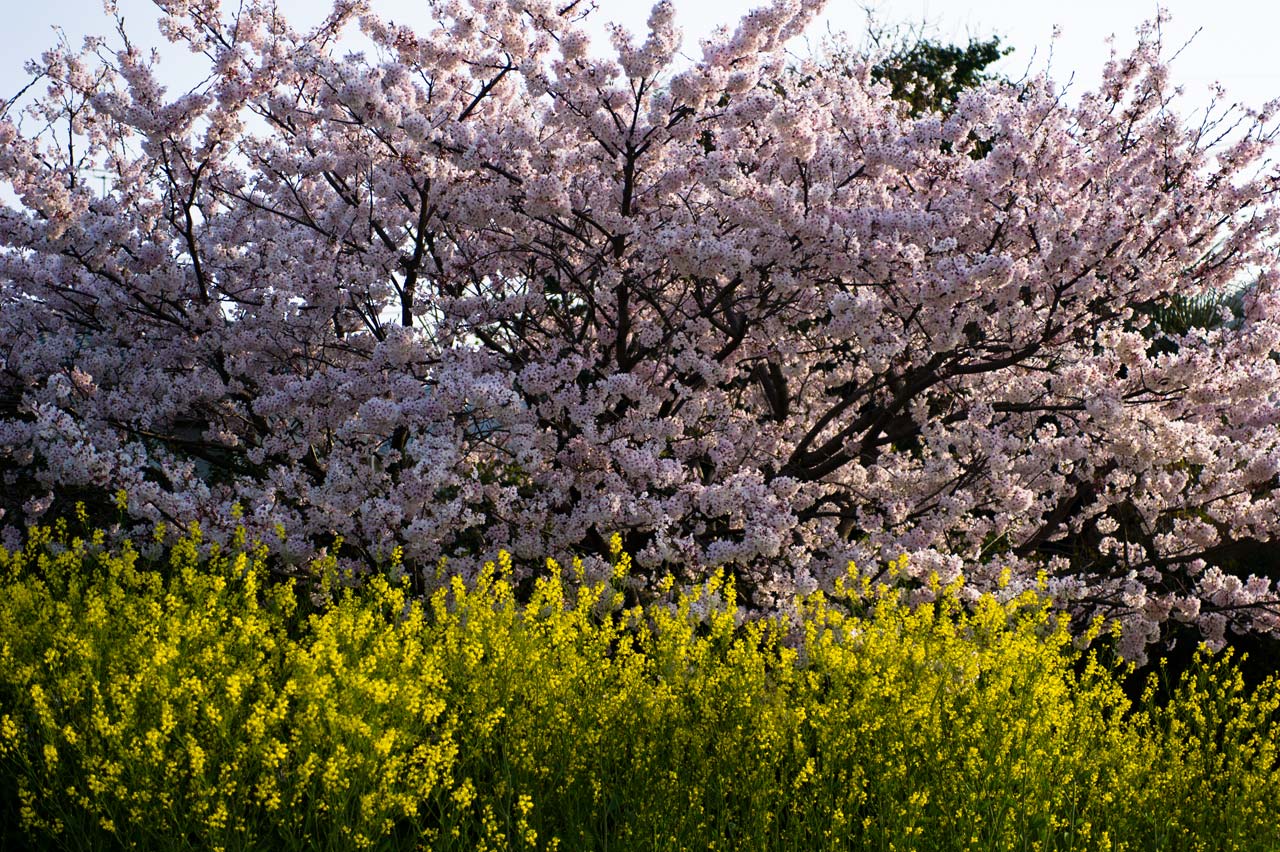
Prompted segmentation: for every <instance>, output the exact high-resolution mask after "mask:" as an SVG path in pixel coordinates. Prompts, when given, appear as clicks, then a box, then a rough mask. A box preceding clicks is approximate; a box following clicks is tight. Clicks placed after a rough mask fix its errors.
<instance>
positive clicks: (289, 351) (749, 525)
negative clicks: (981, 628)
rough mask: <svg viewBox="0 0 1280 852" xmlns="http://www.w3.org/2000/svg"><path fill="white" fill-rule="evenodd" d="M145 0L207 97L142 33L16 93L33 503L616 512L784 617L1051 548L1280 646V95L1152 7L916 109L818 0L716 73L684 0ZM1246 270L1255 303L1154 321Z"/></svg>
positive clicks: (247, 509)
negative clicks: (1279, 159) (829, 49)
mask: <svg viewBox="0 0 1280 852" xmlns="http://www.w3.org/2000/svg"><path fill="white" fill-rule="evenodd" d="M156 5H157V7H158V8H159V11H160V15H161V18H160V28H161V31H162V33H163V34H164V36H166V37H167V38H168V39H169V40H170V41H172V42H174V43H175V44H177V45H181V46H185V47H186V48H189V49H190V51H191V52H192V53H193V54H195V55H197V56H201V57H204V59H205V60H206V61H207V67H208V78H207V79H206V80H205V81H204V82H202V83H201V84H200V85H199V86H197V87H196V88H194V89H192V90H190V91H186V92H182V93H170V92H168V91H166V89H165V87H164V85H163V77H162V75H161V71H160V69H159V68H158V66H157V64H156V62H155V60H154V58H153V57H150V56H149V55H147V54H146V53H145V52H144V51H142V50H141V49H139V48H138V47H136V46H135V45H134V44H133V43H132V42H131V41H129V40H128V38H127V37H126V34H125V32H124V30H123V26H120V27H119V32H117V34H116V35H115V36H114V37H113V38H112V39H111V40H93V41H90V42H88V43H87V44H86V45H85V46H84V48H83V49H76V50H72V49H70V48H67V47H65V46H64V47H60V48H55V49H52V50H50V51H48V52H46V53H45V54H44V55H43V56H42V57H41V58H40V59H39V60H38V61H37V63H36V64H35V69H34V70H35V71H36V72H37V73H38V74H39V75H41V76H42V78H43V81H44V83H43V84H44V85H47V92H46V93H45V94H44V95H43V96H42V97H40V98H39V99H37V100H35V101H34V102H33V103H31V104H29V105H28V106H27V107H26V109H25V111H23V110H20V109H19V106H18V105H16V104H11V105H9V108H8V109H6V110H5V116H4V118H3V120H0V180H2V181H3V182H4V183H5V184H7V186H8V187H9V188H10V189H11V192H12V194H13V196H14V197H16V198H18V199H20V203H19V204H17V205H10V206H7V207H4V208H0V245H2V246H3V249H0V305H2V308H3V312H2V313H0V359H2V360H0V366H2V372H0V399H2V400H3V401H2V402H0V465H3V476H4V486H3V489H2V493H3V496H2V497H0V506H2V508H3V509H4V511H5V513H6V514H5V522H7V523H9V524H11V525H14V526H16V525H19V524H21V523H23V522H25V521H29V520H32V519H35V518H38V517H40V516H41V514H42V513H43V512H46V511H49V510H50V507H51V505H52V504H55V503H56V501H61V500H73V499H97V500H98V501H99V503H100V504H109V502H110V500H111V499H112V498H111V495H112V494H113V493H115V492H116V490H117V489H123V490H125V491H126V492H127V494H128V512H129V513H130V516H131V517H132V518H133V519H134V520H135V521H137V522H146V521H154V520H161V519H167V520H169V521H171V522H174V523H183V522H185V521H186V520H187V519H192V518H195V519H199V520H201V521H202V523H204V524H205V525H206V527H207V528H209V529H210V530H213V531H215V533H216V531H217V530H224V531H225V530H226V529H227V527H228V526H229V525H231V524H232V523H234V521H233V520H232V514H233V511H232V507H233V506H237V507H239V510H242V511H243V513H244V518H243V520H244V522H245V523H246V524H247V525H248V526H249V528H250V532H251V533H253V534H256V535H260V536H262V537H263V538H264V539H265V540H267V541H269V542H276V544H275V545H274V546H277V547H279V548H280V549H281V551H282V553H283V555H284V556H285V557H286V558H290V559H302V558H305V557H306V556H307V555H308V554H310V553H313V552H314V551H315V550H316V549H318V548H321V547H326V546H328V547H332V546H333V545H334V542H335V539H336V538H337V537H339V536H340V537H341V539H342V542H343V545H342V554H343V558H345V559H347V560H349V561H351V562H362V563H366V564H372V563H376V562H378V561H379V560H384V559H386V558H387V555H388V554H389V553H390V551H391V550H392V549H393V548H394V547H396V546H401V547H403V548H404V553H405V555H406V561H407V564H410V565H418V566H425V567H426V572H427V574H428V575H429V574H430V572H431V569H432V567H433V566H434V565H435V564H436V562H437V560H439V559H440V558H441V557H448V558H449V559H450V560H451V564H453V565H454V566H455V567H461V568H463V569H465V568H467V567H468V566H471V565H474V564H475V562H476V561H477V560H480V559H484V558H486V557H490V556H492V555H493V554H494V553H495V552H496V551H497V550H498V549H499V548H506V549H509V550H511V551H512V552H513V553H514V555H515V557H516V558H517V561H518V563H520V564H521V565H522V566H523V569H522V570H525V571H534V570H537V566H538V564H539V560H540V559H541V558H542V557H544V556H546V555H549V554H550V555H563V554H567V553H571V552H573V553H581V554H586V555H587V556H588V564H589V567H590V566H593V565H595V566H598V565H599V564H601V560H602V559H603V558H604V557H606V556H607V551H608V545H607V540H608V538H609V536H610V535H611V534H612V533H613V532H615V531H616V532H619V533H621V534H622V535H623V537H624V541H625V544H626V547H627V548H628V549H629V550H630V551H631V552H632V553H633V554H634V555H635V559H636V565H637V566H638V567H637V570H638V572H639V578H640V579H641V580H646V579H648V580H653V579H656V578H659V577H661V576H663V575H665V574H666V573H667V572H669V571H671V572H675V574H676V575H677V577H678V578H679V579H681V580H684V581H688V580H694V579H697V578H698V577H701V576H704V575H705V574H706V572H708V571H710V570H712V569H713V568H715V567H718V566H727V567H728V568H729V569H730V570H732V571H733V572H734V573H735V574H736V575H737V577H738V578H739V581H740V587H741V588H742V589H743V590H744V592H745V593H746V595H747V601H746V602H747V603H748V604H749V605H750V606H752V607H755V608H757V609H761V610H771V609H775V608H777V607H780V606H784V605H785V603H786V601H787V600H788V599H789V596H790V595H792V594H794V593H795V592H797V591H807V590H811V589H815V588H818V587H822V586H824V585H826V584H828V583H830V582H831V581H832V579H833V578H834V577H835V576H837V575H839V574H841V573H843V572H844V571H845V570H846V566H847V565H848V563H849V562H850V560H853V561H855V562H856V564H857V565H858V566H862V567H863V568H864V569H865V570H867V571H869V572H871V573H873V574H874V573H876V572H877V571H878V567H877V566H880V565H883V564H884V560H885V559H886V558H888V557H894V556H897V555H898V554H899V553H902V552H907V553H910V554H911V559H910V561H909V563H908V566H909V567H908V568H907V575H908V576H906V577H903V578H899V579H900V581H902V582H907V583H916V584H919V585H920V586H921V589H920V592H919V594H920V595H922V596H926V597H927V595H928V594H929V593H928V589H927V579H928V577H929V576H930V575H931V574H937V575H938V576H939V577H940V578H941V579H942V580H943V581H944V582H946V581H950V580H953V579H955V578H957V577H959V576H960V575H961V573H962V572H963V577H964V583H965V588H966V590H967V591H968V592H969V593H973V594H976V593H978V592H980V591H982V590H987V589H992V588H996V587H997V586H999V585H1001V579H1000V578H1001V576H1002V574H1004V575H1005V576H1010V575H1011V579H1010V580H1009V585H1008V587H1009V588H1010V589H1013V590H1017V589H1021V588H1026V587H1029V586H1034V585H1036V583H1037V582H1038V581H1037V577H1038V576H1040V577H1042V580H1041V581H1039V582H1041V584H1042V585H1043V586H1044V587H1045V588H1047V590H1048V591H1050V592H1051V593H1052V594H1054V595H1055V596H1056V597H1057V598H1058V599H1059V600H1060V602H1061V603H1062V604H1063V605H1064V606H1067V607H1072V608H1074V610H1075V611H1076V612H1079V613H1081V614H1090V613H1094V614H1096V613H1100V614H1103V615H1106V616H1108V617H1111V618H1114V619H1116V620H1118V622H1119V623H1120V624H1121V625H1122V629H1123V645H1124V648H1125V651H1126V653H1127V654H1129V655H1130V656H1132V657H1141V656H1142V654H1143V648H1144V647H1145V646H1146V645H1147V644H1148V643H1150V642H1152V641H1154V640H1155V639H1156V638H1157V637H1158V636H1159V635H1160V631H1161V625H1162V624H1164V623H1166V622H1170V621H1180V622H1187V623H1194V624H1198V625H1199V626H1200V628H1201V630H1202V631H1203V634H1204V636H1205V637H1206V638H1207V639H1209V640H1210V641H1211V642H1214V643H1222V642H1223V641H1224V640H1225V636H1226V633H1227V630H1228V628H1235V629H1241V630H1249V631H1254V632H1255V633H1264V634H1265V633H1277V632H1280V609H1278V605H1277V594H1276V588H1275V586H1274V584H1273V582H1272V579H1271V578H1268V577H1266V576H1264V575H1258V576H1255V575H1253V573H1252V571H1251V569H1250V568H1249V566H1247V565H1246V566H1243V567H1240V566H1234V567H1233V566H1232V565H1230V564H1228V563H1227V562H1225V561H1224V560H1222V559H1220V558H1219V557H1220V555H1221V554H1222V553H1223V552H1224V550H1223V549H1224V548H1228V547H1230V546H1233V545H1238V544H1239V543H1240V542H1268V541H1270V540H1272V539H1273V538H1274V536H1275V535H1276V533H1277V526H1278V524H1280V521H1278V520H1277V519H1278V518H1280V501H1278V500H1277V484H1278V483H1280V479H1278V478H1277V474H1278V472H1280V431H1278V430H1277V421H1278V420H1280V412H1278V411H1277V390H1278V389H1280V365H1278V364H1277V362H1276V360H1275V359H1274V358H1272V357H1270V356H1271V355H1272V353H1274V352H1275V351H1276V350H1277V349H1280V346H1278V345H1277V344H1278V342H1280V326H1277V322H1276V317H1277V316H1280V314H1278V313H1277V310H1278V309H1280V304H1278V303H1277V298H1278V297H1277V294H1276V290H1275V286H1274V256H1273V252H1272V242H1273V239H1274V236H1275V231H1276V226H1277V219H1276V211H1275V208H1274V205H1273V204H1272V196H1273V193H1274V192H1275V189H1276V182H1275V173H1274V172H1273V171H1272V170H1271V169H1270V168H1269V166H1268V161H1267V157H1268V156H1269V151H1270V150H1271V149H1270V147H1269V146H1270V142H1271V139H1272V126H1271V117H1272V110H1273V107H1272V106H1269V107H1267V108H1265V109H1263V110H1262V111H1260V112H1251V111H1248V110H1239V109H1237V110H1234V111H1232V110H1216V111H1211V112H1209V113H1206V114H1205V115H1204V116H1203V118H1202V120H1198V121H1189V120H1186V119H1184V118H1183V117H1182V116H1180V115H1179V114H1178V112H1177V110H1176V105H1175V104H1173V102H1172V101H1173V96H1174V89H1173V86H1172V85H1171V84H1170V82H1169V79H1168V75H1167V71H1166V68H1165V66H1164V65H1163V64H1162V61H1161V56H1160V43H1159V37H1158V36H1159V27H1158V22H1157V24H1155V25H1150V26H1147V27H1145V28H1143V29H1141V30H1140V31H1139V33H1138V39H1137V44H1136V47H1135V48H1134V49H1133V52H1132V53H1131V54H1129V55H1116V56H1114V57H1113V59H1112V60H1111V61H1110V62H1109V63H1108V65H1107V66H1106V69H1105V74H1104V79H1103V82H1102V84H1101V86H1100V88H1099V89H1098V90H1097V91H1093V92H1088V93H1085V94H1083V95H1081V96H1079V97H1073V98H1068V97H1066V96H1064V94H1063V92H1062V91H1061V90H1060V89H1058V88H1057V87H1055V85H1054V84H1053V82H1052V81H1051V80H1049V79H1047V78H1043V77H1042V78H1033V79H1029V80H1026V81H1022V82H1021V83H1019V84H1017V85H1015V84H1011V83H1008V82H1005V81H1000V80H987V81H985V82H983V83H982V84H981V85H979V86H978V87H976V88H973V89H969V90H966V91H961V92H959V93H958V94H957V96H956V100H955V102H954V103H953V104H949V105H948V109H947V110H946V112H945V113H942V112H935V111H930V110H928V109H924V110H921V111H920V112H919V114H917V115H913V114H912V112H911V110H909V109H908V108H907V107H906V106H905V105H904V104H903V103H901V102H899V101H895V100H894V99H892V98H891V97H890V92H889V87H888V86H887V85H886V84H884V83H877V82H875V80H874V79H873V74H872V70H873V68H874V67H875V58H874V57H868V58H867V59H866V60H865V61H864V62H862V63H861V64H858V63H856V62H855V63H852V64H850V65H849V69H850V72H851V73H842V74H822V73H818V72H819V71H820V69H819V67H818V65H817V64H815V63H814V62H813V61H810V60H794V59H793V58H792V57H791V56H790V55H789V54H788V53H787V51H786V50H785V49H784V45H785V44H786V43H787V42H788V40H789V39H791V38H792V37H793V36H796V35H798V34H800V33H801V32H802V31H803V30H804V29H805V27H806V25H807V24H808V23H809V22H810V21H811V20H812V19H813V17H814V15H815V14H816V13H817V12H818V10H819V6H820V5H821V4H820V3H819V2H816V0H777V2H775V3H774V5H772V6H769V7H766V8H763V9H760V10H758V11H755V12H753V13H751V14H750V15H748V16H746V17H745V18H744V19H743V20H742V21H741V22H740V23H738V24H737V25H736V27H734V28H731V29H725V30H722V31H720V32H718V33H717V34H715V35H714V36H712V37H711V38H710V39H709V40H707V41H706V42H704V43H703V45H702V49H701V56H700V58H697V59H695V60H692V61H686V60H683V59H681V58H680V57H678V56H677V49H678V47H679V45H680V34H679V30H678V29H677V27H676V24H675V21H674V13H673V9H672V6H671V5H670V3H669V2H660V3H659V4H658V5H657V6H655V7H654V9H653V12H652V16H651V17H650V19H649V31H648V33H647V34H646V35H645V36H644V37H643V38H642V39H641V38H635V37H632V36H631V35H629V34H628V33H626V32H623V31H621V30H616V31H614V32H613V39H612V49H611V50H610V51H608V52H607V55H596V54H595V53H592V51H591V45H590V39H589V38H588V36H587V34H586V30H585V29H584V25H583V21H584V18H585V16H586V15H588V14H589V11H588V10H587V8H586V5H585V4H583V3H580V2H575V1H574V0H560V2H557V3H552V2H547V0H433V2H430V3H429V4H428V6H429V8H430V11H431V12H432V14H433V16H434V20H435V25H434V28H431V29H428V30H426V31H419V32H415V31H411V30H410V29H408V28H405V27H402V26H398V25H396V24H394V23H392V22H390V21H387V20H384V19H382V18H380V17H378V16H377V15H376V14H374V13H373V11H371V10H370V8H368V5H369V4H367V3H364V2H357V0H340V2H338V3H337V4H336V5H335V7H334V9H333V11H332V14H330V15H329V16H328V17H327V19H326V20H325V21H324V22H323V23H321V24H319V25H318V26H316V27H314V28H312V29H309V30H306V31H297V30H295V29H292V28H291V27H290V26H289V25H288V23H287V22H286V21H285V20H284V19H283V17H282V16H281V15H280V14H279V13H278V12H277V10H276V9H275V8H274V7H273V5H272V3H271V2H269V0H251V2H246V3H244V4H243V5H237V4H232V5H231V6H230V7H227V8H223V7H222V6H221V4H220V2H219V0H156ZM355 28H358V32H359V34H360V36H359V37H360V38H361V39H363V41H364V43H365V44H366V45H367V49H366V50H365V51H364V52H363V53H358V52H350V47H349V37H350V34H351V33H352V32H353V31H354V30H355ZM344 34H345V35H344ZM344 38H346V39H348V40H344ZM90 169H97V170H98V171H97V172H94V174H99V175H101V174H105V175H107V178H106V180H105V181H100V180H97V179H95V180H86V177H85V175H86V174H89V173H90V172H89V170H90ZM104 184H105V185H104ZM104 190H105V191H104ZM1245 278H1247V279H1249V280H1251V281H1252V280H1256V285H1255V286H1254V287H1253V288H1252V289H1251V290H1250V292H1249V295H1248V297H1247V298H1246V299H1245V301H1244V304H1243V306H1242V311H1243V317H1242V318H1241V319H1240V321H1238V322H1233V323H1220V324H1216V325H1214V326H1213V327H1211V328H1204V327H1200V326H1196V327H1191V328H1188V329H1185V330H1180V331H1179V332H1178V333H1176V334H1169V333H1165V332H1159V331H1157V332H1156V333H1155V334H1154V335H1153V334H1152V333H1151V331H1150V329H1149V328H1148V325H1149V322H1150V319H1149V317H1150V311H1149V310H1148V309H1149V307H1150V306H1152V305H1156V304H1160V303H1163V302H1167V301H1168V300H1169V299H1170V298H1172V297H1174V296H1182V297H1195V296H1196V295H1198V294H1204V293H1211V292H1217V291H1219V290H1223V289H1226V288H1229V287H1231V286H1234V285H1236V284H1238V283H1239V282H1240V281H1241V280H1243V279H1245ZM1162 341H1163V342H1164V343H1165V344H1166V345H1159V344H1160V343H1161V342H1162ZM239 510H237V511H239ZM277 524H282V525H283V527H284V528H285V529H286V530H287V532H288V538H287V540H286V541H284V542H277V540H276V538H275V536H274V534H273V533H272V530H273V529H275V528H276V525H277ZM12 529H13V527H11V530H12ZM593 560H594V561H593ZM1005 569H1008V570H1007V571H1006V570H1005ZM877 576H879V575H877Z"/></svg>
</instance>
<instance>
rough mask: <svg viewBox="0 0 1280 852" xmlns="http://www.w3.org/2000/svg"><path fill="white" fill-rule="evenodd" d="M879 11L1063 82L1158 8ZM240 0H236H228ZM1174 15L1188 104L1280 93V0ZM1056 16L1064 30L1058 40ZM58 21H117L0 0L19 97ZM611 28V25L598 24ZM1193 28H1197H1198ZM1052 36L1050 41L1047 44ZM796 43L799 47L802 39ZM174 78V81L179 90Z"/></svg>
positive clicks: (79, 10)
mask: <svg viewBox="0 0 1280 852" xmlns="http://www.w3.org/2000/svg"><path fill="white" fill-rule="evenodd" d="M372 2H373V4H374V8H375V9H376V10H377V11H378V12H380V13H381V14H382V15H383V16H384V17H387V18H391V19H393V20H396V21H403V22H405V23H410V24H412V23H414V22H415V21H423V22H425V20H426V18H425V15H424V13H423V12H422V10H423V8H424V7H425V5H426V4H425V2H424V0H372ZM674 2H675V4H676V8H677V11H678V19H679V21H680V23H681V25H682V27H683V29H684V34H685V41H684V51H685V53H686V54H688V55H690V56H697V55H698V54H699V53H700V50H699V47H698V41H699V39H700V38H701V37H703V36H705V35H706V34H707V33H709V32H710V31H711V30H712V28H714V27H715V26H716V25H718V24H732V23H733V22H735V21H736V20H737V19H738V18H739V17H740V16H741V15H742V14H743V13H745V12H746V11H749V10H750V9H752V8H754V7H756V6H759V5H762V3H763V2H764V0H674ZM871 2H872V8H873V9H874V11H875V14H876V17H877V19H878V20H880V21H881V22H882V23H884V24H886V25H894V24H903V25H920V24H922V23H923V24H925V25H927V32H928V33H929V34H930V35H931V36H933V37H935V38H936V39H938V40H941V41H951V42H957V43H964V42H966V41H968V39H969V38H970V37H975V38H986V37H988V36H990V35H992V34H995V35H999V36H1000V37H1001V40H1002V41H1003V42H1004V43H1005V44H1007V45H1009V46H1011V47H1013V48H1014V49H1015V50H1014V53H1013V54H1011V55H1010V56H1009V57H1007V58H1005V59H1004V60H1002V62H1001V64H1000V65H999V66H997V67H998V69H999V70H1001V71H1002V72H1004V73H1005V74H1007V75H1009V76H1011V77H1015V78H1016V77H1020V76H1022V74H1023V72H1024V71H1026V70H1027V69H1028V68H1030V69H1031V70H1035V71H1038V70H1041V69H1043V68H1044V67H1045V66H1046V63H1047V62H1049V60H1050V56H1051V55H1052V65H1051V68H1050V70H1051V73H1052V76H1053V77H1054V79H1055V80H1057V81H1058V82H1059V83H1065V82H1066V81H1067V80H1068V79H1069V78H1074V81H1075V82H1074V83H1073V86H1072V89H1073V90H1079V91H1083V90H1084V89H1086V88H1088V87H1091V86H1092V85H1093V84H1095V83H1096V82H1097V80H1098V78H1099V74H1100V71H1101V68H1102V65H1103V63H1104V62H1105V61H1106V59H1107V56H1108V51H1109V48H1108V45H1107V43H1106V39H1107V37H1108V36H1110V35H1115V36H1116V44H1117V46H1118V47H1119V48H1121V50H1122V51H1124V50H1127V49H1128V48H1129V47H1130V46H1131V45H1132V44H1133V42H1134V30H1135V28H1136V27H1137V26H1138V25H1139V24H1140V23H1141V22H1142V21H1143V20H1146V19H1148V18H1151V17H1153V16H1154V15H1155V12H1156V10H1157V2H1156V0H1076V2H1072V3H1051V2H1036V0H1023V2H1019V3H1009V2H1008V0H951V2H944V0H932V2H929V0H871ZM224 5H227V6H233V5H234V0H224ZM280 5H281V6H282V7H283V8H284V9H285V10H286V13H287V14H288V15H289V17H290V20H291V21H294V22H297V23H298V24H304V23H311V22H314V21H317V20H319V18H320V17H321V16H322V14H323V12H324V11H325V10H326V9H327V8H328V6H329V4H328V2H321V0H280ZM597 5H598V8H599V12H598V14H597V15H596V18H597V20H598V21H599V23H600V24H601V25H602V24H603V23H604V22H605V21H616V22H618V23H621V24H623V25H624V26H626V27H628V28H630V29H632V30H633V31H636V32H642V31H643V28H644V22H645V19H646V18H647V17H648V9H649V5H650V4H649V3H648V2H644V0H642V2H630V0H597ZM1159 5H1162V6H1163V7H1164V8H1165V9H1167V10H1168V11H1169V13H1170V14H1171V16H1172V20H1171V21H1170V23H1169V24H1167V25H1166V27H1165V33H1166V44H1168V45H1169V46H1170V47H1171V48H1177V47H1179V46H1182V45H1183V44H1184V43H1185V42H1187V40H1188V39H1192V40H1191V42H1190V44H1189V45H1187V46H1186V48H1185V49H1184V50H1183V51H1182V53H1181V55H1180V56H1179V57H1178V58H1177V59H1176V60H1175V62H1174V63H1173V66H1172V69H1171V73H1172V77H1173V78H1174V80H1176V81H1178V82H1180V83H1182V84H1183V85H1184V86H1185V87H1186V90H1187V96H1186V100H1185V107H1184V109H1185V110H1186V111H1187V112H1188V113H1189V112H1193V111H1194V110H1196V109H1199V108H1202V107H1203V105H1204V104H1206V103H1207V102H1208V87H1209V84H1211V83H1213V82H1219V83H1221V84H1222V85H1223V86H1224V87H1225V88H1226V91H1227V93H1228V95H1229V96H1230V97H1231V98H1232V99H1234V100H1238V101H1240V102H1242V103H1244V104H1246V105H1249V106H1261V105H1262V104H1263V103H1264V102H1266V101H1267V100H1269V99H1271V98H1274V97H1277V96H1280V51H1277V49H1276V40H1277V33H1280V4H1268V3H1262V2H1259V0H1214V2H1211V3H1210V2H1205V0H1165V2H1163V3H1161V4H1159ZM119 6H120V9H121V12H122V13H123V14H124V16H125V21H126V25H127V28H128V29H129V31H130V35H131V37H132V38H133V39H134V40H135V41H137V42H139V43H143V44H151V43H159V37H158V35H157V34H156V31H155V27H154V21H155V19H156V17H157V12H156V10H155V8H154V7H153V6H152V5H151V3H150V2H148V0H119ZM866 6H867V4H866V2H864V0H829V2H828V6H827V12H826V13H825V14H824V16H823V19H822V20H821V21H820V22H819V23H818V24H817V25H816V27H815V28H814V30H813V31H812V33H813V36H815V39H814V41H815V43H816V40H817V37H820V36H821V35H822V32H823V31H824V29H825V28H830V29H832V30H844V31H847V32H849V33H851V34H854V35H855V41H857V40H858V38H857V37H858V36H859V35H860V34H861V33H862V32H864V30H865V22H866V11H865V9H866ZM1055 25H1056V26H1057V27H1058V28H1059V30H1060V36H1059V37H1058V38H1057V39H1056V40H1055V39H1054V38H1053V32H1054V28H1055ZM55 27H61V28H62V29H63V30H64V31H65V32H66V34H67V36H68V37H69V38H70V39H71V41H72V43H76V44H78V42H79V40H80V39H81V38H82V37H83V36H84V35H85V34H88V33H97V34H106V33H109V32H110V30H111V25H110V21H109V19H108V18H107V17H106V16H105V15H104V14H103V12H102V9H101V0H43V2H41V1H40V0H0V98H9V97H12V96H13V95H14V94H15V93H16V92H17V91H18V90H19V89H21V88H22V86H23V84H24V83H25V82H26V81H27V75H26V74H25V73H24V72H23V70H22V65H23V63H24V62H25V60H27V59H30V58H32V57H34V56H36V55H38V54H39V52H40V51H41V50H42V49H43V48H45V47H47V46H48V45H50V44H52V43H53V42H54V41H55V40H56V38H57V36H56V34H55V31H54V28H55ZM599 31H600V32H603V26H600V28H599ZM1193 35H1194V38H1192V36H1193ZM1051 47H1052V51H1051V50H1050V48H1051ZM803 48H804V46H803V45H798V46H797V50H801V51H802V50H803ZM184 62H187V63H189V62H190V60H189V59H187V58H186V57H182V56H179V55H177V54H175V60H173V61H170V62H169V63H168V64H167V65H166V66H165V67H168V68H170V69H172V73H173V74H174V75H175V79H178V80H181V79H183V77H184V76H186V77H187V78H189V79H193V80H194V79H195V77H194V76H192V75H193V74H194V69H193V68H192V67H190V66H187V67H184ZM172 92H173V90H171V93H172Z"/></svg>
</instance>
